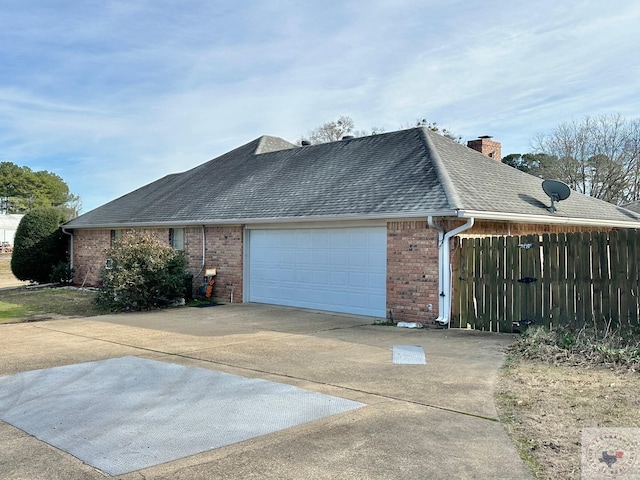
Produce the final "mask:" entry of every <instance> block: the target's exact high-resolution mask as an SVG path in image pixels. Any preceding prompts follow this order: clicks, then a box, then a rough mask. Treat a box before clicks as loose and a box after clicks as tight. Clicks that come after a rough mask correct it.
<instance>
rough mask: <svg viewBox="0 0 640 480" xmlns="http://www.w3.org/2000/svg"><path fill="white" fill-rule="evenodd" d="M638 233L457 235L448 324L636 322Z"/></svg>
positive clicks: (504, 326) (505, 327)
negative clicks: (465, 236)
mask: <svg viewBox="0 0 640 480" xmlns="http://www.w3.org/2000/svg"><path fill="white" fill-rule="evenodd" d="M639 248H640V232H638V231H636V230H620V231H611V232H583V233H558V234H555V233H554V234H545V235H541V236H540V235H526V236H509V237H485V238H463V239H462V241H461V245H460V248H458V249H457V250H456V251H455V253H454V258H453V262H452V269H453V272H452V279H453V299H452V300H453V301H452V326H453V327H461V328H467V327H468V326H469V325H470V326H471V328H475V329H477V330H488V331H494V332H496V331H500V332H512V331H518V330H520V329H521V328H523V327H524V326H526V325H530V324H533V325H546V326H554V325H559V324H564V325H570V326H572V327H575V328H580V327H582V326H583V325H594V324H595V325H600V326H601V325H605V324H607V323H608V322H611V326H613V327H616V326H623V327H626V326H635V327H637V326H638V308H639V301H638V290H639V279H638V270H639V268H638V262H639V261H640V253H639V252H638V249H639Z"/></svg>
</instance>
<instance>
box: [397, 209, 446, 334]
mask: <svg viewBox="0 0 640 480" xmlns="http://www.w3.org/2000/svg"><path fill="white" fill-rule="evenodd" d="M429 304H431V305H432V310H431V311H429V310H428V305H429ZM389 312H391V315H390V316H391V318H393V320H394V321H395V322H399V321H407V322H423V323H430V322H431V321H432V320H435V319H436V318H437V317H438V232H437V231H435V230H433V229H430V228H429V227H428V226H427V222H426V221H424V222H411V221H409V222H389V223H387V315H389Z"/></svg>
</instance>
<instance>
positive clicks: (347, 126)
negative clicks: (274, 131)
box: [298, 115, 384, 145]
mask: <svg viewBox="0 0 640 480" xmlns="http://www.w3.org/2000/svg"><path fill="white" fill-rule="evenodd" d="M382 132H384V129H383V128H379V127H373V128H371V130H370V131H367V130H356V129H355V124H354V122H353V119H352V118H351V117H349V116H347V115H340V116H339V117H338V119H337V120H332V121H330V122H326V123H323V124H322V125H320V126H319V127H317V128H314V129H313V130H309V133H307V135H306V136H304V137H302V138H301V139H300V142H301V141H302V140H306V141H309V142H311V143H312V144H314V145H317V144H320V143H328V142H335V141H338V140H342V138H343V137H345V136H349V135H352V136H354V137H366V136H368V135H377V134H379V133H382ZM300 142H298V143H300Z"/></svg>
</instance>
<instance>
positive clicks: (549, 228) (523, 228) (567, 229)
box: [440, 219, 611, 237]
mask: <svg viewBox="0 0 640 480" xmlns="http://www.w3.org/2000/svg"><path fill="white" fill-rule="evenodd" d="M465 221H466V220H462V221H461V220H458V219H455V220H446V221H442V222H440V223H441V225H442V226H443V227H444V228H445V230H447V231H449V230H453V229H454V228H456V227H458V226H460V225H463V224H464V223H465ZM610 230H611V228H610V227H598V226H595V227H589V226H581V225H544V224H535V223H533V224H532V223H512V222H494V221H488V220H478V221H476V222H475V223H474V225H473V227H472V228H471V229H469V230H465V231H464V232H462V233H461V234H460V235H459V236H461V237H464V236H492V235H531V234H536V233H537V234H540V235H542V234H543V233H573V232H608V231H610Z"/></svg>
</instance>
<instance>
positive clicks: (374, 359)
mask: <svg viewBox="0 0 640 480" xmlns="http://www.w3.org/2000/svg"><path fill="white" fill-rule="evenodd" d="M371 323H372V321H371V319H368V318H364V317H356V316H348V315H339V314H328V313H319V312H313V311H308V310H300V309H293V308H280V307H273V306H265V305H255V304H244V305H228V306H217V307H210V308H182V309H174V310H164V311H159V312H151V313H139V314H122V315H108V316H102V317H92V318H81V319H77V318H76V319H61V320H52V321H47V322H40V323H29V324H13V325H0V376H5V375H13V374H16V373H19V372H25V371H29V370H36V369H45V368H49V367H54V366H63V365H72V364H78V363H82V362H89V361H95V360H102V359H109V358H116V357H123V356H134V357H139V358H144V359H152V360H159V361H163V362H170V363H174V364H179V365H182V366H192V367H200V368H205V369H209V370H214V371H218V372H224V373H231V374H234V375H240V376H243V377H248V378H259V379H264V380H269V381H272V382H278V383H282V384H288V385H292V386H295V387H298V388H301V389H304V390H308V391H312V392H319V393H323V394H327V395H331V396H335V397H340V398H344V399H348V400H353V401H357V402H361V403H364V404H366V406H365V407H362V408H359V409H356V410H352V411H349V412H346V413H342V414H338V415H332V416H328V417H326V418H322V419H320V420H316V421H313V422H310V423H305V424H302V425H298V426H295V427H292V428H288V429H285V430H280V431H277V432H274V433H270V434H267V435H263V436H259V437H255V438H252V439H250V440H246V441H243V442H240V443H235V444H232V445H229V446H225V447H221V448H217V449H215V450H209V451H206V452H204V453H200V454H197V455H192V456H189V457H186V458H182V459H179V460H175V461H171V462H169V463H164V464H161V465H157V466H154V467H150V468H145V469H144V470H139V471H135V472H132V473H128V474H125V475H121V476H119V477H112V478H123V479H141V478H145V479H160V478H163V479H164V478H166V479H182V478H184V479H217V478H220V479H248V478H256V479H258V478H259V479H265V478H267V479H268V478H272V479H337V478H340V479H408V478H438V479H439V478H442V479H453V478H455V479H464V478H469V479H471V478H478V479H485V478H492V479H499V478H503V479H510V480H513V479H520V478H522V479H529V478H531V476H530V474H529V473H528V471H527V469H526V468H525V466H524V465H523V463H522V461H521V460H520V459H519V457H518V455H517V453H516V450H515V448H514V446H513V445H512V444H511V442H510V441H509V439H508V438H507V435H506V433H505V432H504V429H503V427H502V426H501V424H500V423H499V422H498V421H497V414H496V409H495V406H494V402H493V388H494V384H495V382H496V380H497V376H498V369H499V368H500V366H501V365H502V363H503V361H504V354H503V353H502V350H503V349H504V347H505V346H507V345H508V344H509V343H511V342H512V341H513V337H511V336H508V335H500V334H486V333H480V332H473V331H458V330H426V329H425V330H415V329H402V328H397V327H390V326H377V325H372V324H371ZM394 345H420V346H422V347H423V348H424V352H425V355H426V360H427V364H426V365H396V364H393V363H392V349H393V346H394ZM0 408H2V405H0ZM52 414H54V413H52ZM0 445H2V448H0V477H1V478H3V479H102V478H107V477H106V476H105V475H104V474H103V473H101V472H99V471H97V470H95V469H94V468H92V467H91V466H89V465H86V464H84V463H82V462H81V461H80V460H78V459H77V458H75V457H73V456H71V455H69V454H67V453H65V452H63V451H61V450H58V449H57V448H54V447H52V446H50V445H48V444H46V443H44V442H42V441H40V440H38V439H37V438H35V437H33V436H31V435H28V434H26V433H24V432H23V431H21V430H19V429H17V428H15V427H13V426H11V425H9V424H7V423H3V422H0Z"/></svg>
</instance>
